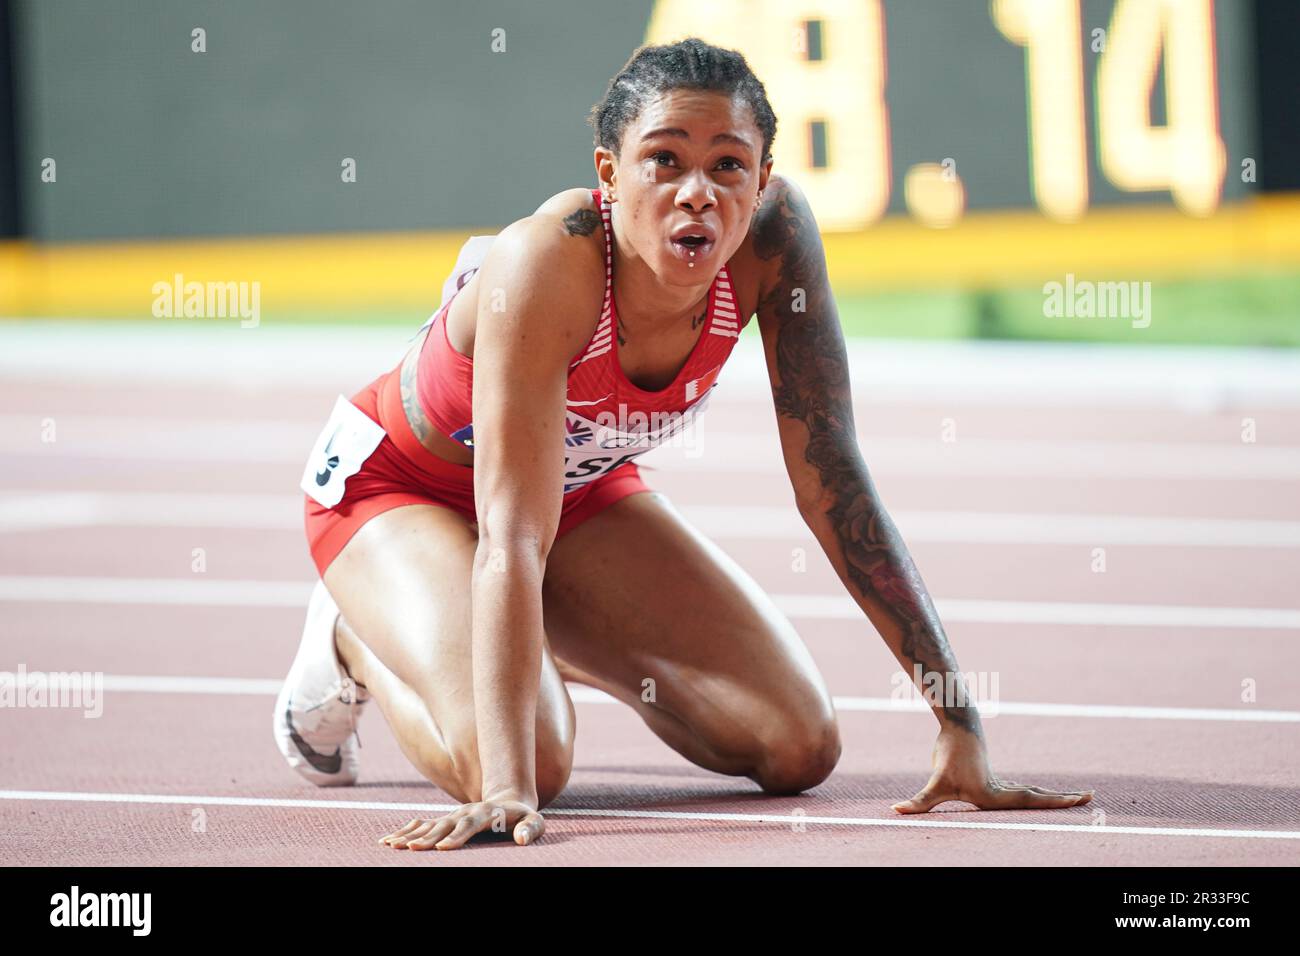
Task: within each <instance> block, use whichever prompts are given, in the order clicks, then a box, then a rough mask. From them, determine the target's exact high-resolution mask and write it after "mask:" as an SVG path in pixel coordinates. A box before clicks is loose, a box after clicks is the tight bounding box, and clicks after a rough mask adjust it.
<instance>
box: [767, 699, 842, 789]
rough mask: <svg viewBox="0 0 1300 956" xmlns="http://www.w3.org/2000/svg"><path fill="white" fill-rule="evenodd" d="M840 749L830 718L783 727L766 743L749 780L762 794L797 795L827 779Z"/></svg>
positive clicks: (840, 745)
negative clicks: (751, 780) (761, 789)
mask: <svg viewBox="0 0 1300 956" xmlns="http://www.w3.org/2000/svg"><path fill="white" fill-rule="evenodd" d="M842 749H843V748H842V744H841V742H840V731H839V724H838V723H837V722H836V720H835V717H834V715H833V714H831V715H829V716H826V717H823V718H818V719H809V720H800V721H798V722H794V723H787V724H786V725H785V726H784V727H782V728H781V729H780V731H779V732H778V733H777V734H775V735H774V736H773V737H772V739H770V740H768V741H766V743H765V745H764V747H763V750H762V752H761V753H760V754H759V756H758V759H757V761H756V763H755V767H754V771H753V773H751V774H750V777H751V778H752V779H753V780H754V781H755V782H756V783H758V785H759V786H760V787H762V788H763V790H764V791H765V792H766V793H770V794H774V795H775V794H794V793H801V792H802V791H804V790H810V789H812V788H813V787H815V786H817V785H818V784H820V783H822V782H823V781H824V780H825V779H826V778H827V777H829V776H830V775H831V772H832V771H833V770H834V769H835V766H836V764H838V763H839V761H840V754H841V752H842Z"/></svg>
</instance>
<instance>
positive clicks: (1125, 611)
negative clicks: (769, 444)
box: [0, 575, 1300, 630]
mask: <svg viewBox="0 0 1300 956" xmlns="http://www.w3.org/2000/svg"><path fill="white" fill-rule="evenodd" d="M311 587H312V584H311V583H310V582H306V581H301V582H300V581H254V580H248V581H244V580H228V579H220V578H198V577H196V578H195V579H193V580H191V579H188V578H91V577H46V576H39V575H7V576H0V602H3V601H9V602H15V603H82V604H153V605H184V606H207V607H292V608H306V606H307V598H308V596H309V594H310V592H311ZM770 597H771V599H772V601H773V602H774V603H775V604H776V606H777V607H778V608H779V609H780V610H781V611H782V612H783V613H785V614H786V615H788V616H790V617H793V618H799V619H802V620H822V621H828V620H829V621H834V620H861V619H864V618H865V615H864V614H863V613H862V610H861V609H860V608H859V607H858V606H857V604H855V603H854V602H853V600H852V599H850V598H849V597H848V596H847V595H826V594H772V595H770ZM934 603H935V607H936V608H937V609H938V611H939V614H940V616H941V617H942V618H943V619H944V620H945V621H947V622H963V623H981V624H987V623H996V624H1080V625H1090V626H1097V627H1106V626H1110V627H1181V628H1247V629H1257V628H1265V629H1280V630H1296V629H1300V610H1297V609H1295V608H1256V607H1198V606H1193V605H1183V604H1081V603H1074V602H1068V601H993V600H966V599H962V598H939V599H936V600H935V602H934Z"/></svg>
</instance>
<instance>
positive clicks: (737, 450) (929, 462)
mask: <svg viewBox="0 0 1300 956" xmlns="http://www.w3.org/2000/svg"><path fill="white" fill-rule="evenodd" d="M328 406H329V402H323V403H322V406H321V407H322V411H321V416H320V419H319V421H315V422H292V421H252V420H247V421H245V420H237V419H236V420H221V421H215V420H212V421H203V420H196V419H158V418H153V419H150V418H141V417H129V416H123V417H116V416H107V415H59V416H56V417H54V418H53V419H52V422H53V425H54V427H55V432H54V437H55V440H53V441H46V440H42V438H43V435H42V433H43V431H45V422H46V419H45V418H42V417H41V416H38V415H21V414H13V413H7V414H0V454H4V455H13V456H16V457H18V456H21V457H24V458H43V459H66V460H78V459H87V458H90V459H111V460H123V461H127V460H141V461H191V462H205V461H206V462H212V463H213V465H214V467H224V466H228V465H230V464H232V463H249V462H260V463H265V464H272V463H294V464H296V465H298V466H299V467H301V465H302V463H303V462H305V461H306V460H307V456H308V454H309V453H310V451H311V445H312V441H313V440H314V438H315V436H316V434H317V432H318V431H319V430H320V428H321V426H323V425H324V423H325V420H326V418H328ZM674 440H675V441H677V442H678V444H677V446H676V447H674V446H672V445H669V446H667V447H662V448H659V449H656V450H654V451H651V452H649V453H648V454H647V455H646V456H645V457H644V458H643V459H641V461H642V462H644V463H646V464H648V465H653V466H658V467H663V468H666V469H669V470H681V471H687V472H691V473H699V472H714V473H718V474H756V475H758V474H778V475H784V473H785V466H784V463H783V461H782V458H781V448H780V444H779V440H778V437H777V433H776V429H775V426H773V427H772V428H770V429H762V430H755V431H752V432H748V431H746V432H738V431H727V430H716V429H714V428H711V427H710V426H709V424H708V419H707V417H705V418H701V419H700V421H699V424H698V425H697V427H695V428H694V429H693V430H691V431H690V432H689V433H688V435H687V437H686V438H683V439H681V440H677V439H674ZM858 443H859V445H860V446H861V448H862V451H863V454H864V456H865V457H866V461H867V463H868V464H869V465H870V466H871V469H872V471H873V472H874V473H876V474H878V475H883V476H894V475H897V476H940V477H944V476H946V477H963V476H976V475H985V476H989V475H993V476H1006V477H1013V478H1029V477H1036V478H1077V479H1082V478H1167V479H1229V480H1230V479H1238V480H1240V479H1255V480H1263V479H1274V480H1278V479H1291V478H1297V477H1300V447H1297V446H1291V445H1264V444H1246V443H1243V442H1241V441H1240V440H1238V438H1237V435H1236V434H1235V433H1231V434H1229V435H1228V436H1226V437H1225V439H1224V440H1223V441H1220V442H1205V441H1202V442H1151V441H1112V440H1099V439H1085V438H1079V439H1055V440H1048V439H1021V438H963V439H961V440H959V441H954V442H944V441H941V440H940V438H939V437H938V435H936V436H934V437H917V438H900V437H888V436H872V435H866V434H860V435H859V436H858Z"/></svg>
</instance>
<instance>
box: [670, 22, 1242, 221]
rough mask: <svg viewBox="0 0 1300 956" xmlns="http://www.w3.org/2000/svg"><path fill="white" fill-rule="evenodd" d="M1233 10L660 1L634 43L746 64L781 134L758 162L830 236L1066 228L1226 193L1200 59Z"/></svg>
mask: <svg viewBox="0 0 1300 956" xmlns="http://www.w3.org/2000/svg"><path fill="white" fill-rule="evenodd" d="M1241 15H1242V14H1241V10H1240V9H1236V8H1233V9H1230V10H1227V11H1223V10H1219V11H1216V9H1215V4H1214V2H1213V0H984V2H981V0H957V2H953V0H907V2H885V0H819V2H816V0H808V2H804V3H790V0H710V2H709V3H707V4H701V3H698V2H696V0H658V2H657V3H656V4H655V7H654V11H653V13H652V15H651V19H650V23H649V27H648V30H647V36H646V40H645V42H647V43H667V42H672V41H674V40H677V39H680V38H682V37H684V36H691V35H696V36H700V37H702V38H704V39H706V40H708V41H709V42H711V43H715V44H718V45H720V46H726V47H730V48H735V49H738V50H740V51H742V52H743V53H744V54H745V56H746V59H748V60H749V62H750V65H751V66H752V67H753V68H754V70H755V72H757V73H758V75H759V77H760V78H761V79H762V80H763V83H764V85H765V86H766V88H767V91H768V96H769V98H770V99H771V101H772V106H773V109H774V110H775V111H776V114H777V117H778V120H779V129H778V134H777V140H776V144H775V146H774V148H773V153H774V156H775V159H776V166H777V168H780V169H783V170H788V171H790V172H791V174H792V175H793V176H794V177H795V178H797V179H798V181H799V182H800V184H801V185H802V186H803V188H804V189H805V191H806V192H807V193H808V196H809V199H810V201H811V202H812V203H813V206H814V208H816V209H817V214H818V220H819V222H820V223H821V224H822V225H823V226H824V227H826V228H829V229H836V230H857V229H862V228H864V227H866V226H869V225H871V224H872V223H873V222H876V221H877V220H879V219H880V218H881V217H882V216H884V215H886V214H887V213H888V212H906V213H909V214H911V215H912V216H915V217H916V218H918V219H920V220H921V221H923V222H927V223H929V224H931V225H935V226H945V225H949V224H951V223H953V222H955V221H957V220H958V219H959V218H960V217H961V215H962V214H963V212H964V211H965V209H966V208H968V207H972V208H973V207H1007V206H1017V205H1023V206H1029V205H1033V206H1036V207H1037V208H1038V209H1039V210H1041V212H1042V213H1043V214H1044V215H1046V216H1048V217H1051V218H1052V219H1055V220H1059V221H1063V222H1072V221H1075V220H1077V219H1079V218H1080V217H1082V216H1083V215H1085V214H1086V213H1087V211H1088V209H1089V208H1090V206H1095V205H1100V204H1110V203H1115V202H1124V201H1126V200H1127V201H1134V200H1137V199H1142V200H1145V201H1160V200H1164V201H1170V200H1172V202H1173V203H1174V204H1176V206H1177V207H1178V208H1179V209H1181V210H1183V211H1184V212H1186V213H1187V214H1189V215H1193V216H1206V215H1209V214H1211V213H1212V212H1214V210H1215V209H1216V208H1218V206H1219V204H1220V203H1221V201H1222V199H1223V197H1224V194H1225V182H1227V183H1228V184H1229V186H1230V187H1235V190H1236V193H1235V194H1240V193H1241V192H1242V191H1244V190H1243V189H1242V188H1241V187H1240V185H1239V183H1233V182H1232V181H1231V177H1230V176H1229V170H1230V163H1229V156H1230V155H1231V153H1230V150H1229V149H1228V147H1227V146H1226V145H1225V141H1224V135H1223V132H1222V130H1221V128H1220V85H1221V82H1222V78H1221V76H1220V73H1219V71H1220V70H1221V69H1222V68H1223V65H1222V63H1221V62H1220V59H1221V57H1220V56H1219V55H1218V51H1217V49H1216V23H1217V22H1218V20H1217V18H1219V17H1233V18H1237V17H1240V16H1241ZM1230 26H1236V22H1235V20H1234V22H1233V23H1232V24H1230ZM1014 67H1019V69H1017V70H1015V72H1014V73H1013V68H1014ZM1013 77H1016V79H1013ZM1020 77H1022V78H1023V79H1019V78H1020ZM1234 82H1235V80H1234ZM1021 83H1023V89H1018V88H1017V87H1018V86H1019V85H1020V84H1021ZM1234 93H1237V94H1239V95H1244V90H1243V89H1242V88H1241V86H1240V85H1238V87H1235V88H1234ZM945 95H947V97H948V100H947V101H945ZM945 133H948V134H949V138H948V139H945ZM1234 145H1235V146H1236V147H1237V149H1236V150H1235V151H1233V152H1234V153H1237V154H1239V153H1241V152H1244V147H1243V146H1242V145H1241V144H1240V143H1237V144H1234ZM918 151H920V152H926V153H928V154H929V155H927V156H918V155H916V153H917V152H918ZM1238 161H1239V160H1238ZM896 167H897V168H896ZM1233 168H1234V170H1235V166H1234V167H1233Z"/></svg>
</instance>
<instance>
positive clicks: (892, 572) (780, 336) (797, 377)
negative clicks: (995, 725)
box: [753, 176, 982, 736]
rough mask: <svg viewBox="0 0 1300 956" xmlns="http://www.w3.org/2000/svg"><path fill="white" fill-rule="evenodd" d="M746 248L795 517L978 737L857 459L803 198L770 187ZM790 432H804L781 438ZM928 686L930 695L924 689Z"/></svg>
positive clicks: (833, 326)
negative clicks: (756, 273)
mask: <svg viewBox="0 0 1300 956" xmlns="http://www.w3.org/2000/svg"><path fill="white" fill-rule="evenodd" d="M753 243H754V251H755V254H756V255H757V257H758V258H759V259H760V260H764V261H767V262H768V263H769V264H770V265H771V274H773V275H774V276H775V278H774V279H771V280H769V282H770V288H768V289H767V291H766V292H765V294H764V295H763V297H762V299H761V301H760V302H759V307H758V311H759V325H760V328H762V330H763V337H764V341H765V347H766V349H767V351H768V353H769V359H768V361H769V364H770V365H773V366H774V381H773V386H772V395H773V399H774V402H775V405H776V412H777V415H778V417H779V418H780V419H781V420H782V422H783V428H782V432H783V434H784V435H785V439H784V440H785V441H786V443H787V446H788V445H789V442H790V436H791V435H800V436H802V435H803V433H804V431H805V430H806V435H807V437H806V444H805V445H804V446H803V448H802V449H790V448H788V447H787V455H786V457H787V461H788V462H791V463H790V464H789V466H788V467H789V470H790V471H791V480H792V483H793V485H794V487H795V493H796V496H797V497H798V499H799V501H800V502H801V510H802V511H803V512H804V514H805V515H806V517H807V520H808V522H809V525H810V527H811V528H812V530H813V531H814V533H816V535H817V538H818V540H819V541H820V542H821V544H822V547H823V549H824V550H825V551H826V553H827V557H828V558H830V560H831V562H832V564H834V565H835V568H836V571H837V572H838V573H839V575H840V577H841V579H842V580H843V581H844V583H845V585H846V586H847V587H848V588H849V590H850V593H852V594H853V597H854V599H855V600H856V601H857V602H858V604H859V605H860V606H861V607H862V608H863V610H864V611H866V612H867V614H868V616H869V617H870V619H871V620H872V622H873V623H874V624H875V625H876V627H877V629H878V630H879V631H880V633H881V636H882V637H884V638H885V641H886V643H887V644H889V645H890V650H891V651H893V653H894V656H895V657H897V658H898V660H899V662H900V663H903V664H905V666H906V667H907V669H908V670H909V672H910V673H911V674H916V672H917V665H920V671H921V672H922V674H925V675H930V674H934V673H935V672H938V674H939V675H940V680H941V681H942V683H941V684H940V685H939V686H941V687H944V688H952V690H951V691H949V693H946V694H939V695H935V696H934V698H933V699H932V701H931V702H932V704H933V705H934V706H935V708H936V716H938V717H939V719H940V722H941V723H948V722H951V723H952V724H954V725H956V726H958V727H961V728H963V729H965V730H967V731H969V732H970V733H973V734H975V735H976V736H982V732H981V728H980V720H979V713H978V711H977V710H976V708H975V706H974V705H973V704H972V703H970V702H968V700H967V698H966V695H965V694H964V692H963V687H962V684H961V680H960V677H959V671H958V670H957V661H956V657H955V656H954V654H953V651H952V648H951V647H950V646H949V644H948V639H947V637H946V636H945V635H944V631H943V625H942V624H941V623H940V621H939V615H938V613H937V612H936V611H935V608H934V603H933V602H932V601H931V600H930V595H929V594H928V593H927V592H926V588H925V584H924V583H923V582H922V581H921V575H920V573H919V572H918V571H917V569H916V565H915V564H914V563H913V562H912V557H911V555H910V554H909V553H908V550H907V546H906V545H905V544H904V543H903V539H902V537H901V536H900V535H899V533H898V529H897V528H896V527H895V526H894V522H893V521H892V520H891V519H890V517H889V513H888V512H887V511H886V510H885V506H884V504H883V503H882V502H881V500H880V496H879V494H878V493H877V491H876V488H875V484H874V482H873V481H872V480H871V476H870V474H869V473H868V471H867V466H866V463H865V462H864V461H863V459H862V453H861V451H860V450H859V448H858V443H857V437H856V435H855V432H854V426H853V403H852V396H851V393H850V383H849V368H848V356H847V353H846V350H845V347H844V336H843V333H842V331H841V329H840V323H839V316H838V313H837V312H836V309H835V303H834V300H833V297H832V295H831V290H830V284H829V280H828V278H827V275H826V261H825V254H824V252H823V249H822V242H821V236H820V234H819V232H818V230H817V224H816V222H815V221H814V219H813V216H812V213H811V211H810V210H809V208H808V206H807V204H806V202H805V201H804V199H803V196H802V194H801V193H800V192H799V191H798V189H797V188H796V187H794V186H793V185H792V184H790V183H789V182H788V181H784V180H780V179H779V178H778V177H775V176H774V177H772V178H771V180H769V184H768V189H767V191H766V194H765V201H764V203H763V206H762V208H760V209H759V211H758V212H757V213H756V215H755V219H754V224H753ZM772 260H776V262H772ZM786 420H788V421H786ZM790 422H797V423H799V424H801V425H802V426H803V428H802V429H791V428H790V427H789V423H790ZM796 440H798V439H796ZM799 451H802V455H801V456H800V455H799V454H798V452H799ZM800 458H801V459H802V460H801V461H800V460H799V459H800ZM927 683H929V684H930V686H933V678H930V680H929V681H928V682H927ZM954 691H955V693H954Z"/></svg>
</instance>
